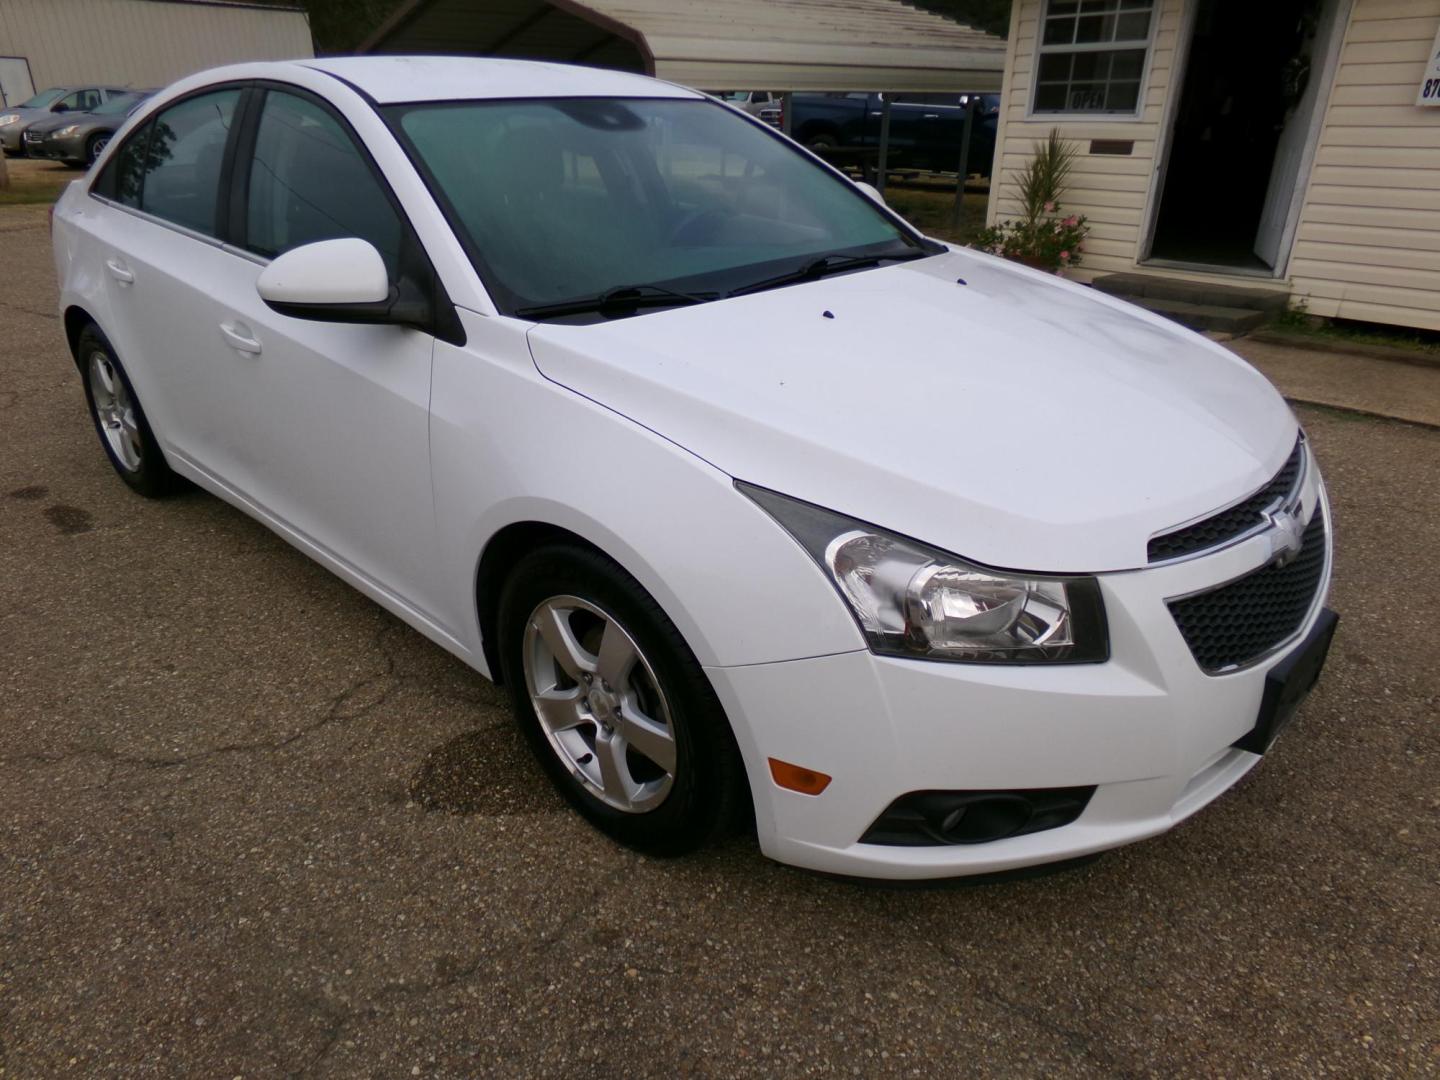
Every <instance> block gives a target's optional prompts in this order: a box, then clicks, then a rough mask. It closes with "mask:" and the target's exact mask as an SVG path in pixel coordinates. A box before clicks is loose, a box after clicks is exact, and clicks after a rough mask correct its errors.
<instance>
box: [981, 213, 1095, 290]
mask: <svg viewBox="0 0 1440 1080" xmlns="http://www.w3.org/2000/svg"><path fill="white" fill-rule="evenodd" d="M1045 210H1046V211H1048V213H1044V214H1041V215H1040V216H1038V217H1037V218H1036V219H1035V220H1034V221H1026V220H1024V219H1022V218H1015V219H1012V220H1010V221H1002V222H1000V223H999V224H996V225H991V226H990V227H989V228H988V229H985V230H984V231H983V232H981V233H980V235H979V236H977V237H976V238H975V247H977V248H979V249H980V250H981V251H988V252H989V253H990V254H991V255H999V256H1002V257H1003V258H1006V259H1013V260H1014V261H1015V262H1020V263H1024V264H1025V265H1026V266H1033V267H1035V268H1036V269H1037V270H1049V271H1050V272H1052V273H1058V272H1059V271H1061V270H1065V269H1068V268H1069V267H1072V266H1079V265H1080V260H1081V257H1082V256H1083V254H1084V251H1085V235H1086V233H1088V232H1089V231H1090V230H1089V228H1088V227H1087V226H1086V224H1085V219H1084V218H1083V217H1077V216H1076V215H1074V214H1070V215H1068V216H1066V217H1060V216H1059V207H1058V206H1057V205H1056V204H1055V203H1053V202H1049V203H1046V204H1045Z"/></svg>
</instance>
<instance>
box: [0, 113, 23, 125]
mask: <svg viewBox="0 0 1440 1080" xmlns="http://www.w3.org/2000/svg"><path fill="white" fill-rule="evenodd" d="M19 119H20V114H19V113H13V112H12V113H6V114H5V115H4V116H0V127H5V126H6V125H7V124H13V123H15V121H16V120H19Z"/></svg>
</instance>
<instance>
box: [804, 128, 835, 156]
mask: <svg viewBox="0 0 1440 1080" xmlns="http://www.w3.org/2000/svg"><path fill="white" fill-rule="evenodd" d="M839 145H840V142H839V140H838V139H836V138H835V136H834V135H826V134H820V135H811V136H810V138H808V139H806V140H805V149H807V150H809V151H810V152H811V153H812V154H818V155H819V156H820V157H824V156H825V155H826V154H828V153H830V152H831V151H832V150H834V149H835V148H836V147H837V146H839Z"/></svg>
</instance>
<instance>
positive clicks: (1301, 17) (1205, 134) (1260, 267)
mask: <svg viewBox="0 0 1440 1080" xmlns="http://www.w3.org/2000/svg"><path fill="white" fill-rule="evenodd" d="M1339 6H1340V4H1339V2H1338V0H1267V2H1266V3H1264V4H1255V3H1253V2H1251V0H1199V3H1198V4H1197V6H1196V10H1195V14H1194V19H1193V29H1192V33H1191V37H1190V42H1189V47H1188V54H1187V61H1186V67H1185V75H1184V79H1183V82H1182V86H1181V88H1180V99H1179V103H1178V107H1177V108H1176V110H1175V117H1174V123H1173V125H1172V127H1171V130H1170V132H1169V144H1168V148H1167V151H1166V157H1165V159H1164V172H1163V176H1164V181H1163V184H1162V186H1161V189H1160V204H1159V208H1158V212H1157V214H1156V218H1155V226H1154V231H1153V238H1152V241H1151V247H1150V257H1151V258H1153V259H1157V260H1164V261H1169V262H1178V263H1184V264H1191V265H1200V266H1210V267H1216V268H1223V269H1225V270H1230V271H1241V272H1248V273H1254V274H1261V275H1266V276H1269V275H1273V274H1274V273H1275V272H1276V268H1277V263H1279V262H1280V261H1281V251H1280V249H1281V246H1282V243H1283V240H1284V236H1285V232H1286V225H1287V223H1288V221H1289V219H1290V210H1291V206H1292V203H1293V198H1294V196H1295V193H1296V189H1297V187H1298V186H1299V185H1300V184H1301V183H1302V182H1303V178H1302V177H1301V175H1300V174H1301V171H1302V168H1303V164H1304V157H1305V148H1306V144H1307V141H1308V138H1309V133H1310V130H1311V119H1312V117H1313V116H1314V111H1315V109H1316V108H1319V107H1321V106H1322V105H1323V102H1324V99H1325V97H1326V88H1327V77H1326V73H1325V66H1326V65H1325V60H1326V51H1327V48H1328V44H1329V42H1330V40H1331V38H1330V35H1331V33H1332V32H1334V31H1333V27H1334V25H1335V23H1336V21H1337V20H1336V14H1337V11H1338V9H1339Z"/></svg>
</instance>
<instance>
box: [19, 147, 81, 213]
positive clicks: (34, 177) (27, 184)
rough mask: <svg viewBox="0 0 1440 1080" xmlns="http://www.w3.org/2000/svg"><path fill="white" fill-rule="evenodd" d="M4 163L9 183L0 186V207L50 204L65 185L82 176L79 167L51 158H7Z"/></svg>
mask: <svg viewBox="0 0 1440 1080" xmlns="http://www.w3.org/2000/svg"><path fill="white" fill-rule="evenodd" d="M5 166H6V170H5V171H6V172H8V173H9V174H10V186H9V187H7V188H0V206H25V205H31V204H35V203H53V202H54V201H55V200H56V199H58V198H59V197H60V192H61V191H62V190H63V189H64V187H65V185H66V184H68V183H70V181H71V180H74V179H76V178H78V177H81V176H84V175H85V174H84V173H83V172H81V171H80V170H79V169H70V168H66V167H65V166H64V165H61V164H58V163H57V162H53V161H32V160H29V159H26V158H7V159H6V160H5Z"/></svg>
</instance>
